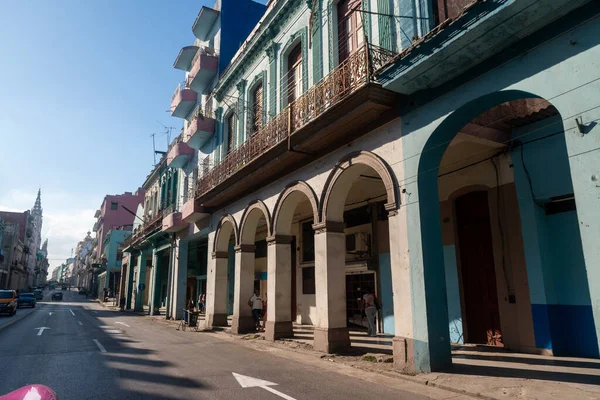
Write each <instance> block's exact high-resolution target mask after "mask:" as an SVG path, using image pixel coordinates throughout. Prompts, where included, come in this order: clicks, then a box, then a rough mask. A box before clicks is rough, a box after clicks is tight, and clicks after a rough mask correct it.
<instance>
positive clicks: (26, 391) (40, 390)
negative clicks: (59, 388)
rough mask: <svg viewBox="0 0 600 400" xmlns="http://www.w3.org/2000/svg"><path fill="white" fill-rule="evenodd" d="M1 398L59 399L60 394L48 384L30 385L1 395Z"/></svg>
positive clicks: (9, 399)
mask: <svg viewBox="0 0 600 400" xmlns="http://www.w3.org/2000/svg"><path fill="white" fill-rule="evenodd" d="M0 400H58V396H57V395H56V393H54V390H52V389H50V388H49V387H48V386H44V385H29V386H23V387H22V388H19V389H17V390H15V391H14V392H10V393H8V394H5V395H4V396H0Z"/></svg>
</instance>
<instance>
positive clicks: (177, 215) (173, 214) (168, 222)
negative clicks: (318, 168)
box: [162, 200, 188, 232]
mask: <svg viewBox="0 0 600 400" xmlns="http://www.w3.org/2000/svg"><path fill="white" fill-rule="evenodd" d="M179 204H180V203H179V201H178V200H176V201H174V202H173V203H171V204H169V205H168V206H167V207H165V209H164V210H163V220H162V231H163V232H178V231H181V230H183V229H185V228H187V226H188V223H187V222H186V221H184V220H183V219H182V217H181V210H180V207H179Z"/></svg>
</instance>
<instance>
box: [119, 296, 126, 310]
mask: <svg viewBox="0 0 600 400" xmlns="http://www.w3.org/2000/svg"><path fill="white" fill-rule="evenodd" d="M119 308H120V309H121V312H123V311H125V296H121V300H119Z"/></svg>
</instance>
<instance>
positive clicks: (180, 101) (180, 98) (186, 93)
mask: <svg viewBox="0 0 600 400" xmlns="http://www.w3.org/2000/svg"><path fill="white" fill-rule="evenodd" d="M197 101H198V93H196V92H195V91H194V90H192V89H190V87H189V85H188V84H187V83H186V82H181V83H180V84H179V85H177V88H176V89H175V92H174V93H173V96H171V116H173V117H178V118H185V117H187V116H188V114H189V113H190V111H192V108H194V105H196V102H197Z"/></svg>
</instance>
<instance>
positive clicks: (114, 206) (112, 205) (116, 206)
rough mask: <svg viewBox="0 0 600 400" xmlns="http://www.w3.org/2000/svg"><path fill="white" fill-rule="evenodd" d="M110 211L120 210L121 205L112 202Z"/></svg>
mask: <svg viewBox="0 0 600 400" xmlns="http://www.w3.org/2000/svg"><path fill="white" fill-rule="evenodd" d="M110 209H111V210H118V209H119V203H117V202H116V201H111V202H110Z"/></svg>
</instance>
